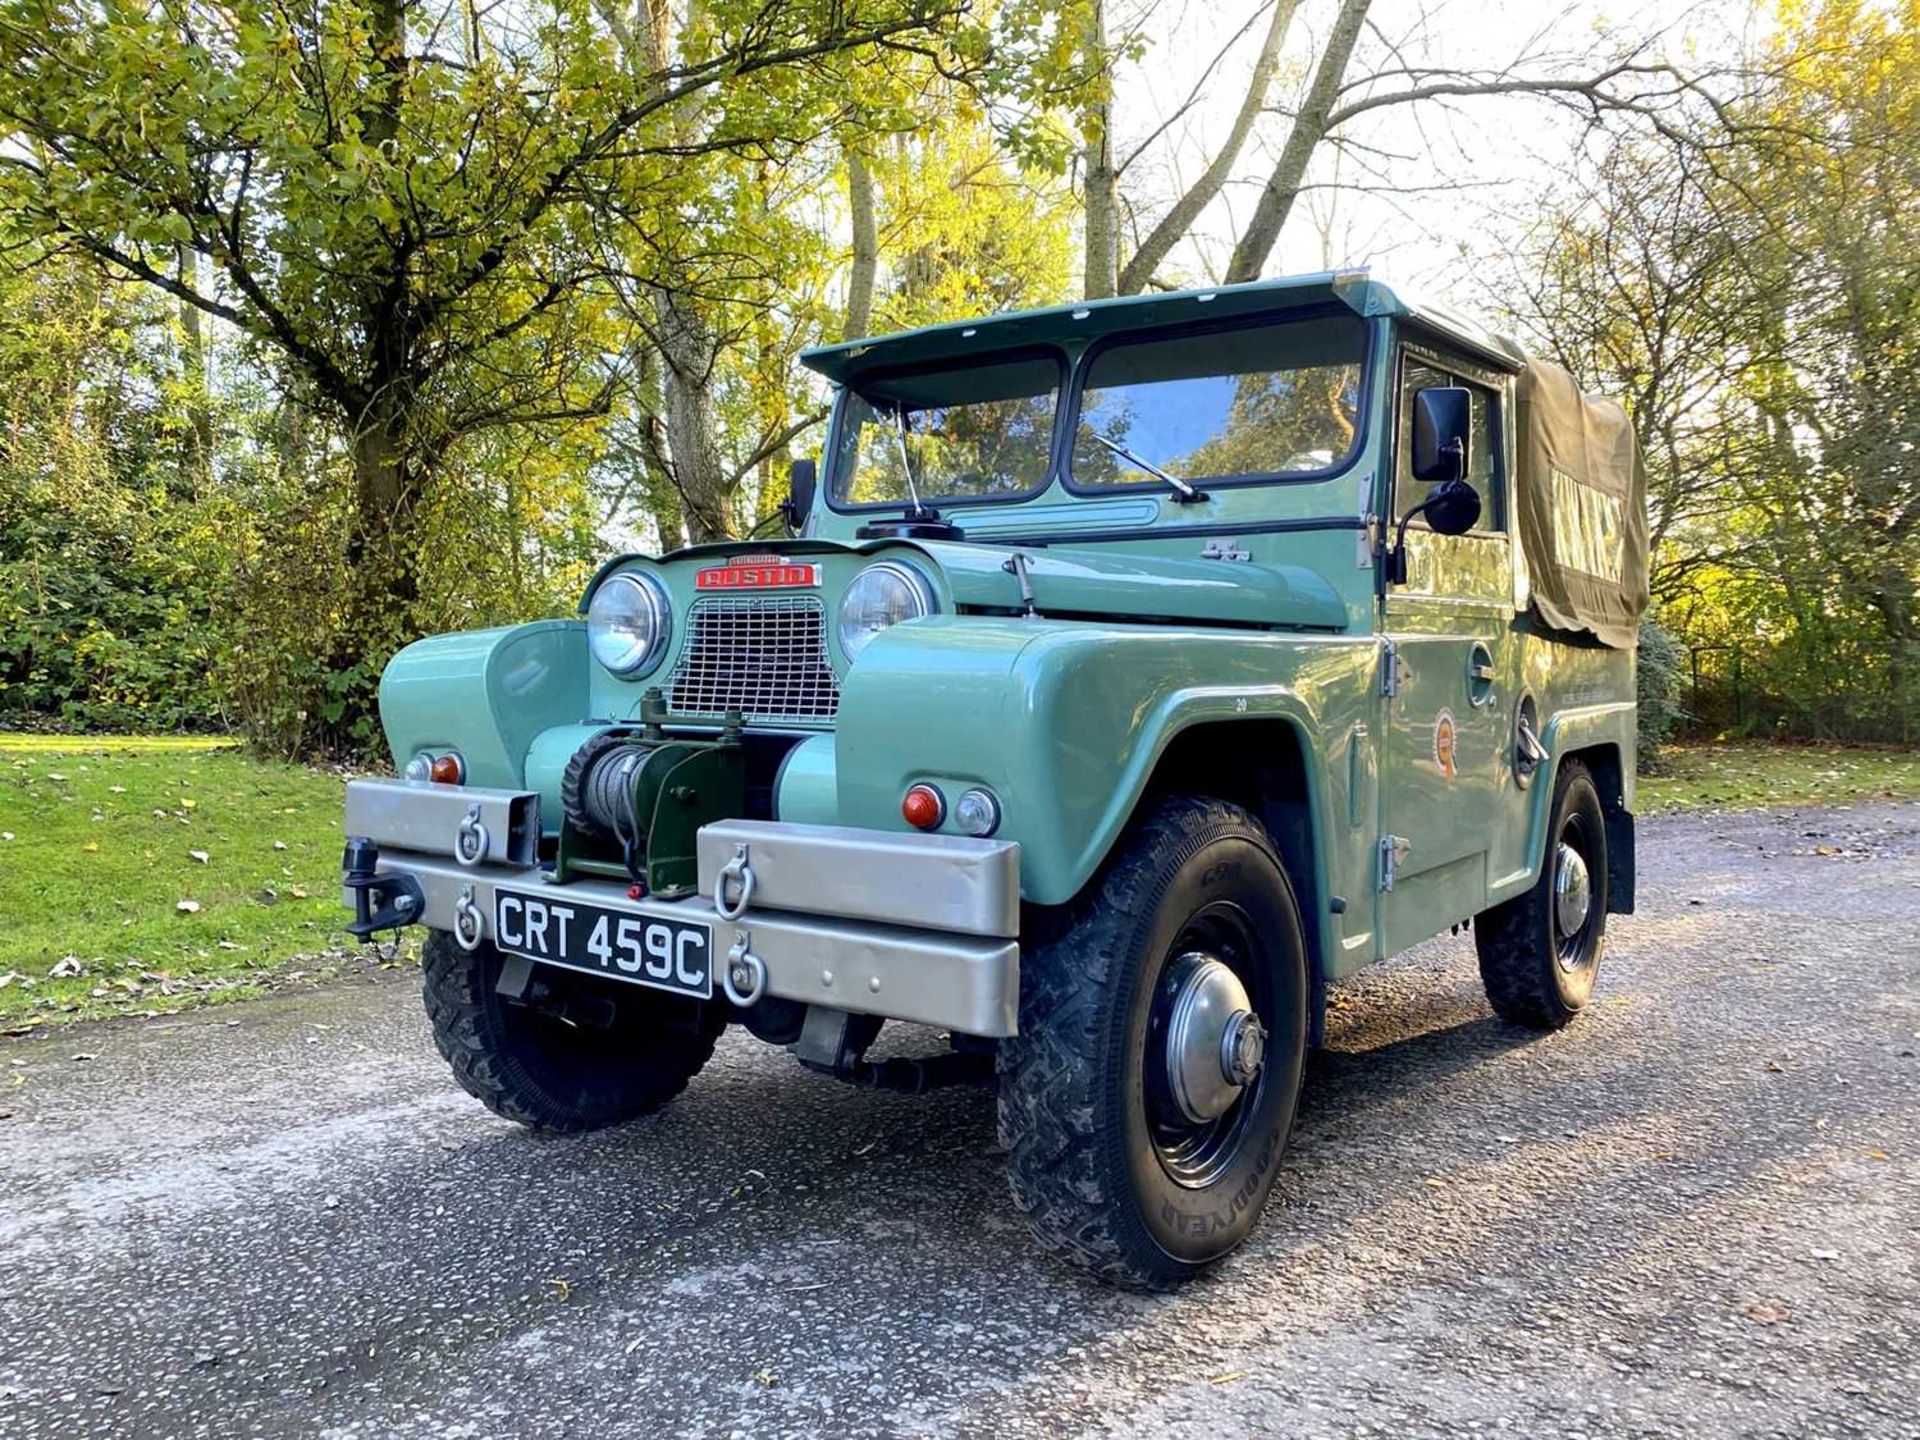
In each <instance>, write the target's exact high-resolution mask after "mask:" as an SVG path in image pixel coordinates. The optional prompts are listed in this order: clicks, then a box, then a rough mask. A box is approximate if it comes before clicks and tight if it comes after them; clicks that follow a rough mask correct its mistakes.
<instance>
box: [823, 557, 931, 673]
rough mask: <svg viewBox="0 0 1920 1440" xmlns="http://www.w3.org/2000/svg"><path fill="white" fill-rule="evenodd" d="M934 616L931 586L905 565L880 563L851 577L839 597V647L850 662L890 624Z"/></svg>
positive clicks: (923, 577)
mask: <svg viewBox="0 0 1920 1440" xmlns="http://www.w3.org/2000/svg"><path fill="white" fill-rule="evenodd" d="M932 613H933V587H932V586H930V585H929V584H927V581H926V577H925V576H923V575H922V574H921V573H920V572H919V571H918V570H915V569H913V568H912V567H911V566H907V565H896V564H894V563H893V562H892V561H887V560H883V561H881V562H880V563H879V564H878V565H869V566H868V567H867V568H866V569H864V570H862V571H861V572H860V573H859V574H858V575H856V576H855V577H854V580H853V583H852V584H851V585H849V586H847V593H846V594H845V595H843V596H841V598H840V648H841V650H843V651H844V652H846V657H847V659H849V660H851V659H853V658H854V657H855V656H857V655H858V654H859V653H860V652H861V651H862V650H864V649H866V648H867V642H868V641H870V640H872V639H873V637H874V636H876V635H878V634H879V633H880V632H881V631H882V630H885V629H886V628H887V627H888V626H889V625H898V624H899V623H900V622H901V621H902V620H917V619H919V618H920V617H921V616H922V615H930V614H932Z"/></svg>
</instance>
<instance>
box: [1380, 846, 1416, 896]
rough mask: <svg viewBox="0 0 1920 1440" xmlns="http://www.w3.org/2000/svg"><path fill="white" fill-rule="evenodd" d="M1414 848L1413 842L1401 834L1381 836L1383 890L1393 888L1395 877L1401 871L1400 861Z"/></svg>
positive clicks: (1381, 883)
mask: <svg viewBox="0 0 1920 1440" xmlns="http://www.w3.org/2000/svg"><path fill="white" fill-rule="evenodd" d="M1411 849H1413V842H1412V841H1411V840H1408V839H1405V838H1404V837H1402V836H1399V835H1382V836H1381V837H1380V888H1381V890H1383V891H1386V890H1391V889H1393V882H1394V878H1395V877H1396V876H1397V875H1398V874H1399V873H1400V862H1401V861H1402V860H1404V859H1406V858H1407V852H1408V851H1409V850H1411Z"/></svg>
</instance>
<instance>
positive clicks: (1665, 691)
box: [1636, 615, 1687, 775]
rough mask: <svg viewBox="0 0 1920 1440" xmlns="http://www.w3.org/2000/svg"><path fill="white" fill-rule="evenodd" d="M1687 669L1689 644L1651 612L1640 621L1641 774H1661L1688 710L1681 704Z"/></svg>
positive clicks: (1637, 669) (1638, 670) (1638, 666)
mask: <svg viewBox="0 0 1920 1440" xmlns="http://www.w3.org/2000/svg"><path fill="white" fill-rule="evenodd" d="M1686 669H1687V650H1686V647H1685V646H1684V645H1682V644H1681V643H1680V642H1679V641H1678V640H1676V639H1675V638H1674V637H1673V635H1672V634H1671V633H1670V632H1669V631H1668V630H1667V629H1666V627H1665V626H1663V625H1661V623H1660V622H1659V621H1658V620H1656V619H1654V618H1653V616H1652V615H1648V616H1646V617H1645V618H1644V619H1643V620H1641V622H1640V651H1639V655H1638V657H1637V666H1636V678H1637V681H1638V698H1639V701H1640V714H1639V741H1640V746H1639V748H1640V770H1641V773H1642V774H1646V775H1657V774H1659V773H1660V760H1661V749H1662V747H1663V746H1665V745H1666V743H1667V741H1669V740H1670V739H1672V738H1673V732H1674V730H1675V729H1677V728H1678V727H1679V724H1680V722H1681V721H1682V720H1683V719H1684V718H1686V710H1685V708H1684V707H1683V706H1682V705H1681V704H1680V687H1681V686H1682V685H1683V684H1684V683H1685V680H1686Z"/></svg>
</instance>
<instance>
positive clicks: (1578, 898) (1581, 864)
mask: <svg viewBox="0 0 1920 1440" xmlns="http://www.w3.org/2000/svg"><path fill="white" fill-rule="evenodd" d="M1592 906H1593V886H1592V881H1591V880H1589V879H1588V877H1587V862H1586V860H1585V859H1584V858H1583V857H1582V856H1581V854H1580V852H1579V851H1578V850H1576V849H1574V848H1573V847H1572V846H1571V845H1569V844H1567V843H1566V842H1565V841H1564V840H1563V841H1561V842H1560V849H1559V853H1558V855H1557V856H1556V858H1555V860H1554V864H1553V909H1554V918H1555V919H1556V920H1557V921H1558V922H1559V925H1560V933H1561V934H1562V935H1566V936H1574V935H1578V934H1579V933H1580V930H1581V927H1582V926H1584V925H1585V924H1586V923H1587V911H1588V910H1589V909H1591V908H1592Z"/></svg>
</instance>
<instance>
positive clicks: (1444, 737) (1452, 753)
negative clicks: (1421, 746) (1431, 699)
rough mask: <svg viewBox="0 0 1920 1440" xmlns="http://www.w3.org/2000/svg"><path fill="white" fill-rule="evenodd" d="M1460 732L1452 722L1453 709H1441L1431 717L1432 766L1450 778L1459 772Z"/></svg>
mask: <svg viewBox="0 0 1920 1440" xmlns="http://www.w3.org/2000/svg"><path fill="white" fill-rule="evenodd" d="M1459 741H1460V732H1459V730H1458V729H1457V728H1456V727H1455V725H1454V723H1453V711H1451V710H1442V711H1441V712H1440V713H1439V714H1438V715H1435V716H1434V717H1433V763H1434V768H1435V769H1437V770H1439V772H1440V773H1441V774H1442V775H1444V776H1446V778H1447V779H1449V780H1451V779H1453V777H1454V776H1455V775H1456V774H1458V773H1459V768H1460V767H1459V752H1458V745H1459Z"/></svg>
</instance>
